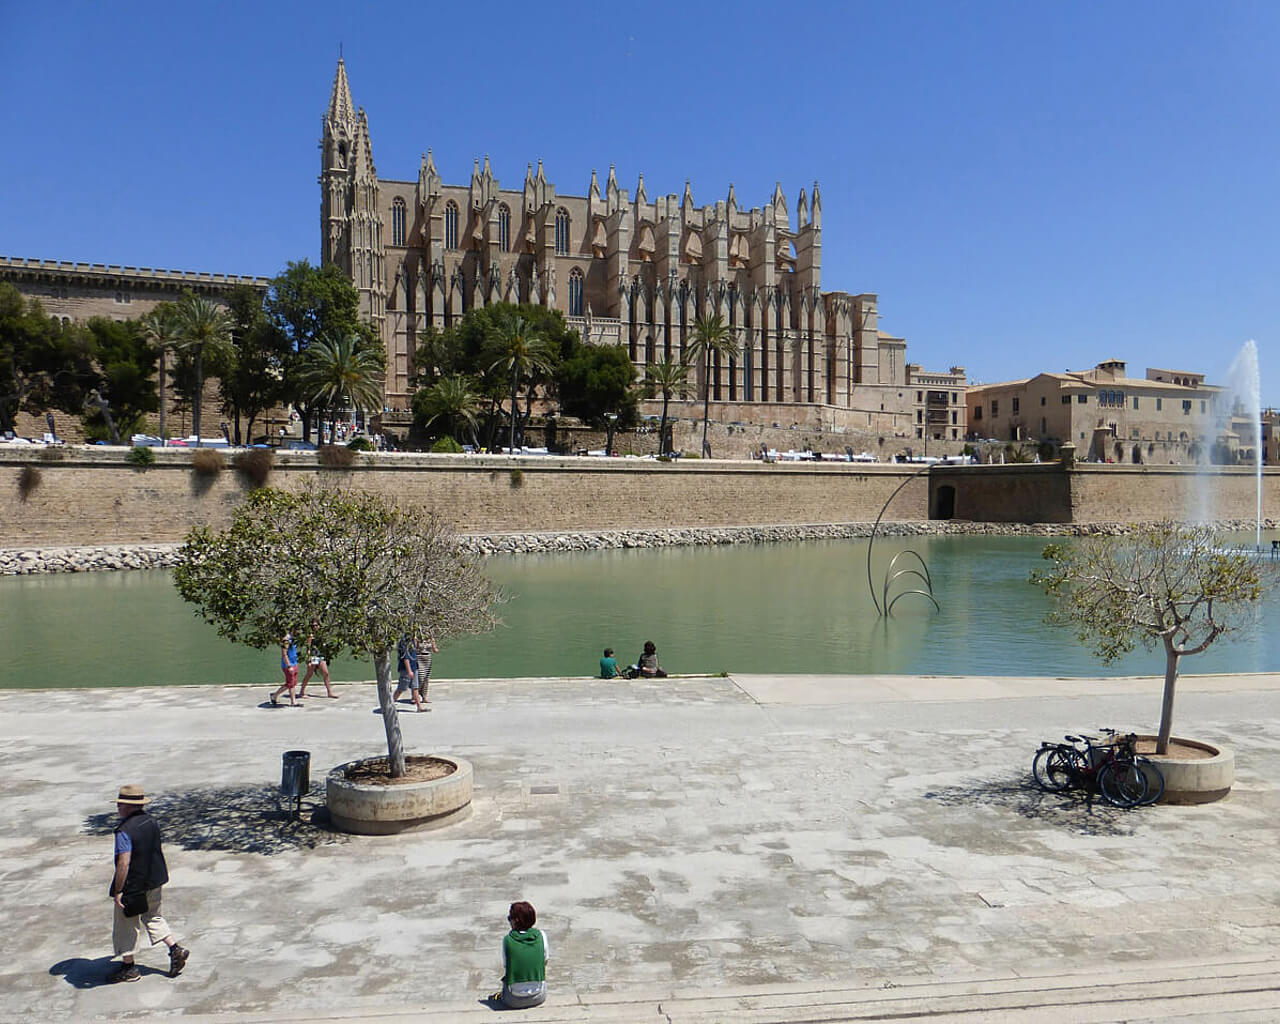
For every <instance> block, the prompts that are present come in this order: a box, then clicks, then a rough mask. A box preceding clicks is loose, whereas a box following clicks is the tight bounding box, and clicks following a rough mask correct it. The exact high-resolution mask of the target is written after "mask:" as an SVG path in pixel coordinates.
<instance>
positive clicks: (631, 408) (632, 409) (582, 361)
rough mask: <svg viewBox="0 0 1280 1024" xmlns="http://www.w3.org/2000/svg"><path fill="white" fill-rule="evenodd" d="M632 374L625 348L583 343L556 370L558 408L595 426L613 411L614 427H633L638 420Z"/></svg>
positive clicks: (633, 373) (634, 373)
mask: <svg viewBox="0 0 1280 1024" xmlns="http://www.w3.org/2000/svg"><path fill="white" fill-rule="evenodd" d="M635 376H636V370H635V365H634V364H633V363H632V362H631V357H630V356H629V355H627V350H626V349H624V348H620V347H618V346H616V345H583V346H581V347H580V348H579V349H578V352H577V354H576V355H573V356H570V357H569V358H568V359H566V360H564V361H563V362H562V363H561V364H560V366H559V368H558V369H557V370H556V385H557V387H558V389H559V393H560V408H561V409H562V410H563V411H564V413H565V414H566V415H568V416H577V417H578V418H579V419H582V420H584V421H586V422H589V423H594V424H596V425H597V426H599V425H602V424H603V423H604V418H605V416H606V415H607V414H609V413H613V414H615V415H616V416H617V417H618V419H617V424H616V425H617V426H618V427H622V428H626V427H633V426H635V425H636V423H637V422H638V421H639V415H638V413H637V410H636V403H637V401H638V399H639V395H638V394H637V391H636V389H635V386H634V384H635Z"/></svg>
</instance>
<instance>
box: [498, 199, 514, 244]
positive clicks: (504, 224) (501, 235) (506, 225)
mask: <svg viewBox="0 0 1280 1024" xmlns="http://www.w3.org/2000/svg"><path fill="white" fill-rule="evenodd" d="M498 248H499V249H501V250H502V251H503V252H510V251H511V207H509V206H507V204H506V203H503V204H502V205H501V206H499V207H498Z"/></svg>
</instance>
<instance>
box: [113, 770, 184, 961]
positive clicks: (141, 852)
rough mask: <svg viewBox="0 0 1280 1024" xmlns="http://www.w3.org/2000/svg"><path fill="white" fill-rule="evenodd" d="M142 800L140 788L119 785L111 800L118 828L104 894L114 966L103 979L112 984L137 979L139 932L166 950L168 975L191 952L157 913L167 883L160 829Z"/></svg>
mask: <svg viewBox="0 0 1280 1024" xmlns="http://www.w3.org/2000/svg"><path fill="white" fill-rule="evenodd" d="M147 802H148V801H147V797H146V795H145V794H144V792H143V789H142V787H141V786H134V785H129V786H121V787H120V792H119V793H118V794H117V796H116V811H117V812H118V813H119V814H120V824H118V825H117V826H116V828H115V863H116V870H115V874H114V875H112V877H111V887H110V889H109V890H108V892H107V894H108V895H109V896H110V897H111V900H112V904H113V908H112V914H113V916H112V922H111V945H112V949H113V954H114V955H115V956H118V957H120V966H119V967H117V968H116V969H115V970H114V971H112V972H111V974H110V975H109V976H108V977H107V980H108V981H110V982H112V983H115V982H121V981H137V980H138V979H139V978H140V977H141V974H140V972H139V971H138V967H137V965H136V964H135V963H134V962H133V958H134V955H135V954H136V953H137V952H138V950H139V948H140V947H141V946H142V937H143V935H144V934H145V935H146V937H147V938H148V939H149V940H150V945H152V946H155V945H157V944H159V943H161V942H163V943H164V944H165V945H166V946H168V947H169V977H171V978H176V977H177V976H178V975H179V974H181V973H182V968H184V967H185V966H186V965H187V958H188V957H190V956H191V951H190V950H189V949H187V948H186V947H185V946H179V945H178V943H177V941H176V940H175V939H174V937H173V930H172V929H171V928H170V927H169V922H168V921H166V920H165V919H164V918H163V917H162V916H161V914H160V896H161V889H162V888H163V886H164V885H165V883H166V882H168V881H169V869H168V867H167V866H166V865H165V862H164V849H163V842H162V840H161V836H160V826H159V825H157V824H156V821H155V819H154V818H152V817H151V815H150V814H148V813H147V812H146V809H145V808H146V804H147Z"/></svg>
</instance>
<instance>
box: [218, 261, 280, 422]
mask: <svg viewBox="0 0 1280 1024" xmlns="http://www.w3.org/2000/svg"><path fill="white" fill-rule="evenodd" d="M227 316H228V318H229V320H230V322H231V350H232V354H233V355H234V359H232V360H231V365H230V366H229V367H228V369H227V371H226V372H225V373H223V374H221V375H220V376H219V378H218V394H219V396H220V397H221V398H222V407H223V410H224V411H225V412H227V413H228V414H229V415H230V416H231V418H232V422H233V423H234V430H235V433H234V435H233V436H234V438H235V443H236V444H240V442H241V438H242V436H243V437H244V439H246V440H250V441H251V440H252V439H253V424H254V422H255V421H256V420H257V418H258V417H259V416H261V415H262V414H263V413H264V412H266V411H267V410H268V409H270V408H272V407H273V406H275V405H277V404H279V403H280V402H281V401H282V400H283V398H284V390H285V383H284V365H285V360H286V359H287V358H288V356H289V352H290V349H289V341H288V339H287V338H286V337H285V336H284V334H283V333H282V332H281V331H280V330H279V329H278V328H277V327H276V326H275V325H274V324H273V323H271V321H270V320H268V319H267V315H266V313H265V312H264V311H263V308H262V296H261V295H260V294H259V293H258V292H257V291H256V290H255V289H253V288H250V287H249V286H248V285H237V286H236V287H235V288H233V289H232V290H231V291H230V292H229V293H228V295H227ZM242 417H243V418H244V419H245V421H246V422H245V427H244V434H243V435H242V434H241V430H240V421H241V418H242Z"/></svg>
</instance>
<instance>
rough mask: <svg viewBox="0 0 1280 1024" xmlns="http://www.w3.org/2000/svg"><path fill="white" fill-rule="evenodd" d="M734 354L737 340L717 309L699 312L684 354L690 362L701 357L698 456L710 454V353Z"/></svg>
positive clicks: (722, 357) (733, 356) (705, 456)
mask: <svg viewBox="0 0 1280 1024" xmlns="http://www.w3.org/2000/svg"><path fill="white" fill-rule="evenodd" d="M737 355H738V343H737V341H735V340H734V337H733V330H732V328H730V327H729V325H728V324H726V323H725V322H724V317H722V316H721V315H720V314H719V313H717V314H715V316H706V315H703V316H700V317H698V319H697V320H695V321H694V323H693V331H692V332H691V334H690V337H689V347H688V357H689V362H690V363H692V362H693V361H694V360H696V359H703V360H705V375H704V377H703V382H702V456H703V458H707V457H709V456H710V454H711V446H710V445H709V444H708V443H707V424H708V422H709V421H710V419H711V369H712V357H713V356H718V357H719V358H721V359H735V358H737Z"/></svg>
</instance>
